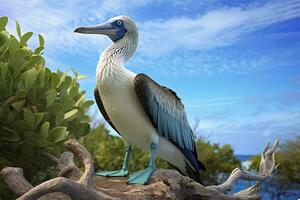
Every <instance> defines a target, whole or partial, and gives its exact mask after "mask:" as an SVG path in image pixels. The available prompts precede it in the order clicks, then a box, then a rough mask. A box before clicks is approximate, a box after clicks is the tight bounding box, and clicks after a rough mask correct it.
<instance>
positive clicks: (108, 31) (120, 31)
mask: <svg viewBox="0 0 300 200" xmlns="http://www.w3.org/2000/svg"><path fill="white" fill-rule="evenodd" d="M74 32H76V33H83V34H101V35H107V36H108V37H109V38H110V39H111V40H112V41H113V42H117V41H119V40H122V39H125V38H127V37H130V36H134V37H137V27H136V25H135V23H134V21H133V20H132V19H131V18H130V17H128V16H123V15H122V16H116V17H113V18H111V19H109V20H108V21H107V22H104V23H102V24H99V25H95V26H83V27H79V28H77V29H75V30H74Z"/></svg>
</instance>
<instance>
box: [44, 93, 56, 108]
mask: <svg viewBox="0 0 300 200" xmlns="http://www.w3.org/2000/svg"><path fill="white" fill-rule="evenodd" d="M56 97H57V91H56V90H55V89H52V90H49V91H48V92H47V96H46V100H47V108H49V106H51V105H52V104H53V103H54V101H55V100H56Z"/></svg>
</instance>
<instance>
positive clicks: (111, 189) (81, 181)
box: [1, 140, 279, 200]
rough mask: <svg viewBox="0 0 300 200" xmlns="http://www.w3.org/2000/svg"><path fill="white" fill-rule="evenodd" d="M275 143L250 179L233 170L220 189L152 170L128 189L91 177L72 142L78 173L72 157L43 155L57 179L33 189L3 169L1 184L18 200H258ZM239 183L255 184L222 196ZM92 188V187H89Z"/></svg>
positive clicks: (86, 159)
mask: <svg viewBox="0 0 300 200" xmlns="http://www.w3.org/2000/svg"><path fill="white" fill-rule="evenodd" d="M278 143H279V141H278V140H277V141H276V142H275V143H274V145H273V146H272V147H271V148H270V145H269V144H268V145H267V146H266V148H265V149H264V151H263V153H262V155H261V156H262V159H261V163H260V171H259V174H258V175H252V174H249V173H246V172H244V171H242V170H241V169H238V168H236V169H234V170H233V171H232V173H231V175H230V176H229V177H228V179H227V180H226V181H225V182H224V183H223V184H220V185H213V186H206V187H205V186H203V185H201V184H199V183H197V182H194V181H193V180H192V179H190V178H188V177H185V176H182V175H181V174H179V173H178V172H177V171H175V170H162V169H161V170H156V172H155V173H154V174H153V176H152V178H151V180H150V183H149V184H148V185H128V184H127V182H126V181H127V180H126V178H109V179H107V178H105V177H98V176H97V177H93V174H94V167H93V159H92V157H91V155H90V154H89V153H88V152H87V150H86V149H85V148H84V147H83V146H81V145H80V144H79V143H78V142H76V141H75V140H69V141H67V142H65V146H66V147H67V148H68V149H69V150H70V151H71V152H73V153H74V154H76V155H78V156H79V158H80V160H81V162H82V163H83V164H84V167H85V170H84V172H82V171H81V170H80V169H79V168H78V167H77V166H76V165H75V164H74V161H73V154H72V153H71V152H65V153H63V154H62V155H61V157H60V158H59V159H58V158H56V157H55V156H53V155H51V154H48V153H45V154H44V155H45V156H46V157H47V158H49V159H50V160H52V161H53V162H54V164H55V165H56V167H57V169H58V170H59V171H60V173H59V176H60V177H58V178H54V179H51V180H48V181H46V182H44V183H42V184H40V185H38V186H36V187H33V186H32V185H31V184H30V183H28V182H27V181H26V180H25V178H24V177H23V170H22V169H20V168H13V167H6V168H4V169H3V170H2V171H1V175H2V177H3V180H4V181H5V182H6V183H7V185H8V187H9V188H10V189H11V190H12V191H13V192H14V193H16V195H17V196H18V200H36V199H41V200H50V199H51V200H55V199H60V200H62V199H73V200H85V199H87V200H97V199H101V200H102V199H107V200H112V199H207V200H215V199H224V200H226V199H259V198H260V195H259V187H260V184H261V182H262V181H264V180H265V179H266V178H272V176H273V173H274V171H275V170H276V168H277V167H278V164H277V165H276V162H275V150H276V148H277V146H278ZM240 179H244V180H254V181H257V183H256V184H255V185H254V186H251V187H249V188H247V189H245V190H241V191H239V192H238V193H235V194H230V195H228V194H225V192H226V191H229V190H231V188H232V187H233V184H234V183H235V182H237V181H238V180H240ZM93 185H94V187H93Z"/></svg>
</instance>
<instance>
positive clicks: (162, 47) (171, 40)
mask: <svg viewBox="0 0 300 200" xmlns="http://www.w3.org/2000/svg"><path fill="white" fill-rule="evenodd" d="M299 16H300V2H299V1H294V0H292V1H273V2H272V1H271V2H269V3H267V4H264V5H262V6H261V5H260V6H257V5H253V6H248V7H247V8H239V7H224V8H222V9H218V10H213V11H209V12H207V13H206V14H204V15H200V16H197V17H194V18H191V17H184V16H182V17H174V18H171V19H167V20H159V19H158V20H154V21H146V22H145V23H143V24H140V28H141V45H140V50H141V51H142V52H145V53H150V54H155V55H158V56H161V55H162V54H165V53H169V52H172V51H173V50H177V49H180V50H182V49H184V50H200V49H211V48H215V47H222V46H227V45H230V44H232V43H234V42H236V41H237V40H239V39H240V36H241V35H243V34H245V33H251V32H252V31H254V30H257V29H260V28H263V27H266V26H269V25H271V24H274V23H278V22H282V21H284V20H288V19H292V18H295V17H299Z"/></svg>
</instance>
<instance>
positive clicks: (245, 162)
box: [232, 155, 300, 200]
mask: <svg viewBox="0 0 300 200" xmlns="http://www.w3.org/2000/svg"><path fill="white" fill-rule="evenodd" d="M253 156H255V155H236V157H237V158H238V159H239V160H240V161H241V163H242V168H243V170H246V171H247V169H248V168H249V165H250V159H251V157H253ZM254 184H255V181H244V180H239V181H238V182H237V183H236V184H235V185H234V187H233V189H232V192H233V193H236V192H238V191H240V190H243V189H246V188H248V187H250V186H252V185H254ZM271 189H272V188H271ZM274 190H275V188H274ZM293 193H295V196H293V197H281V198H280V200H300V191H293ZM261 197H262V199H263V200H269V199H272V198H271V196H270V194H269V193H266V192H262V193H261ZM275 199H276V200H277V199H278V198H275Z"/></svg>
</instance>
